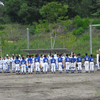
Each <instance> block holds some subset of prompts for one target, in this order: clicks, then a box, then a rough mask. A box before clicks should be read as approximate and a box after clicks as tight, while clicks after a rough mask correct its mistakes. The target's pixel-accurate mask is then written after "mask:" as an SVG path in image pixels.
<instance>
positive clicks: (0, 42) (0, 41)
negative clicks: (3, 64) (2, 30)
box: [0, 37, 2, 58]
mask: <svg viewBox="0 0 100 100" xmlns="http://www.w3.org/2000/svg"><path fill="white" fill-rule="evenodd" d="M0 52H1V58H2V40H1V37H0Z"/></svg>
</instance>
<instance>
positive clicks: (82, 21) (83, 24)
mask: <svg viewBox="0 0 100 100" xmlns="http://www.w3.org/2000/svg"><path fill="white" fill-rule="evenodd" d="M74 20H75V22H76V25H77V27H84V28H87V27H89V18H84V19H82V18H81V17H80V16H76V17H75V18H74Z"/></svg>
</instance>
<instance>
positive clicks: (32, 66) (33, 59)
mask: <svg viewBox="0 0 100 100" xmlns="http://www.w3.org/2000/svg"><path fill="white" fill-rule="evenodd" d="M32 69H33V72H34V55H32Z"/></svg>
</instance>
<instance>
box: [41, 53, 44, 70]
mask: <svg viewBox="0 0 100 100" xmlns="http://www.w3.org/2000/svg"><path fill="white" fill-rule="evenodd" d="M40 64H41V72H42V71H43V67H44V63H43V55H41V57H40Z"/></svg>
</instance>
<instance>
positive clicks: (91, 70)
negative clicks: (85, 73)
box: [89, 54, 94, 72]
mask: <svg viewBox="0 0 100 100" xmlns="http://www.w3.org/2000/svg"><path fill="white" fill-rule="evenodd" d="M90 56H91V57H90V59H89V60H90V72H94V57H93V55H92V54H91V55H90Z"/></svg>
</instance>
